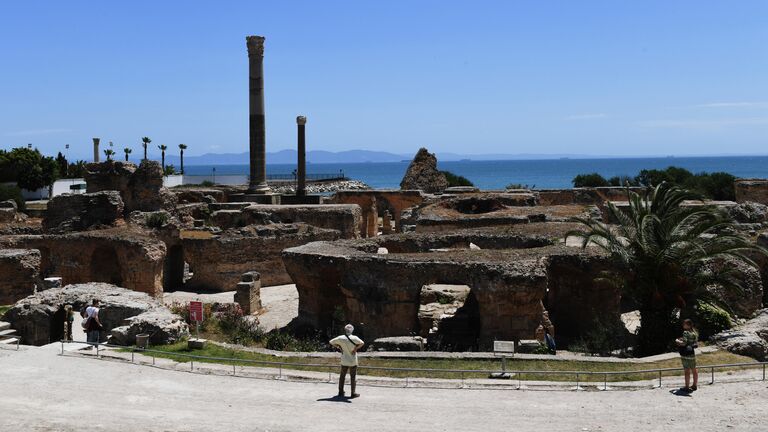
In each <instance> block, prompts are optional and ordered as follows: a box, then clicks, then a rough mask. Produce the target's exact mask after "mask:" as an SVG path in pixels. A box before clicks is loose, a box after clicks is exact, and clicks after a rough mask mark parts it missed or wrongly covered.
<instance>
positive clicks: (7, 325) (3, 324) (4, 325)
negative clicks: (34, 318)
mask: <svg viewBox="0 0 768 432" xmlns="http://www.w3.org/2000/svg"><path fill="white" fill-rule="evenodd" d="M9 328H11V323H9V322H5V321H0V330H5V329H9Z"/></svg>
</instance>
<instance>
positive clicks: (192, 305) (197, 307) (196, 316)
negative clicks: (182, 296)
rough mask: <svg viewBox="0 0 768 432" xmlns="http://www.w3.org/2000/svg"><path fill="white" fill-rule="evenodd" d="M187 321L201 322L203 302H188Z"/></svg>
mask: <svg viewBox="0 0 768 432" xmlns="http://www.w3.org/2000/svg"><path fill="white" fill-rule="evenodd" d="M189 320H190V321H192V322H203V302H199V301H191V302H189Z"/></svg>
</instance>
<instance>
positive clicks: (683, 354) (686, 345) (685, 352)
mask: <svg viewBox="0 0 768 432" xmlns="http://www.w3.org/2000/svg"><path fill="white" fill-rule="evenodd" d="M698 340H699V333H698V332H697V331H696V328H695V327H694V326H693V321H691V320H689V319H685V320H683V335H682V336H681V337H679V338H678V339H676V340H675V343H676V344H677V346H678V347H679V348H678V349H679V351H680V359H681V360H682V362H683V369H685V387H684V388H683V389H682V390H683V391H686V392H694V391H696V389H697V388H698V383H699V371H698V370H697V369H696V347H697V346H698V344H697V342H698ZM691 372H693V385H692V386H691V385H690V384H691Z"/></svg>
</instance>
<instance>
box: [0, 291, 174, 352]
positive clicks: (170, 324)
mask: <svg viewBox="0 0 768 432" xmlns="http://www.w3.org/2000/svg"><path fill="white" fill-rule="evenodd" d="M93 299H98V300H99V301H100V303H101V305H100V308H101V312H100V314H99V319H100V321H101V323H102V325H103V326H104V329H103V332H102V340H106V339H107V336H108V335H111V336H112V340H113V341H114V342H115V343H119V344H132V343H133V342H134V341H135V338H134V336H135V335H136V334H138V333H149V334H151V335H152V336H153V339H152V341H153V343H155V344H160V343H168V342H172V341H175V340H178V339H179V338H181V337H183V336H186V335H187V334H189V329H188V327H187V324H186V323H185V322H184V321H183V320H182V318H181V317H180V316H178V315H175V314H173V313H171V312H170V311H169V310H168V309H167V308H166V307H165V306H163V305H162V304H161V303H160V302H159V301H157V300H155V299H153V298H152V297H150V296H149V295H147V294H144V293H140V292H136V291H131V290H128V289H125V288H120V287H117V286H114V285H110V284H106V283H96V282H93V283H83V284H72V285H67V286H64V287H62V288H51V289H48V290H45V291H40V292H38V293H36V294H34V295H31V296H29V297H26V298H24V299H22V300H20V301H18V302H17V303H16V304H15V305H14V306H13V307H12V308H11V309H9V310H8V312H6V314H5V315H4V319H5V320H6V321H8V322H9V323H10V324H11V326H12V327H13V328H14V329H15V330H16V331H17V332H18V333H19V335H20V336H21V337H22V340H23V341H24V343H26V344H30V345H44V344H47V343H50V342H55V341H57V340H59V339H60V338H61V337H62V336H63V320H64V315H63V308H64V306H65V305H72V307H73V309H74V310H75V311H80V310H82V309H83V308H84V307H85V306H87V305H89V304H90V303H91V302H92V300H93ZM126 323H127V324H126Z"/></svg>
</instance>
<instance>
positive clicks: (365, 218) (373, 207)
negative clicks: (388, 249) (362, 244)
mask: <svg viewBox="0 0 768 432" xmlns="http://www.w3.org/2000/svg"><path fill="white" fill-rule="evenodd" d="M330 201H331V202H333V203H336V204H357V205H359V206H360V208H361V209H362V217H361V220H360V234H361V236H363V237H374V236H376V234H377V233H378V229H379V217H380V216H383V215H384V212H386V211H388V212H389V214H390V215H392V217H393V219H394V222H395V224H394V225H395V226H394V230H395V232H402V231H403V227H402V214H403V211H404V210H406V209H409V208H411V207H414V206H418V205H420V204H422V203H423V202H424V196H423V195H422V193H421V191H418V190H363V191H358V190H354V191H339V192H336V194H335V195H334V196H333V197H332V198H331V200H330Z"/></svg>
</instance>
